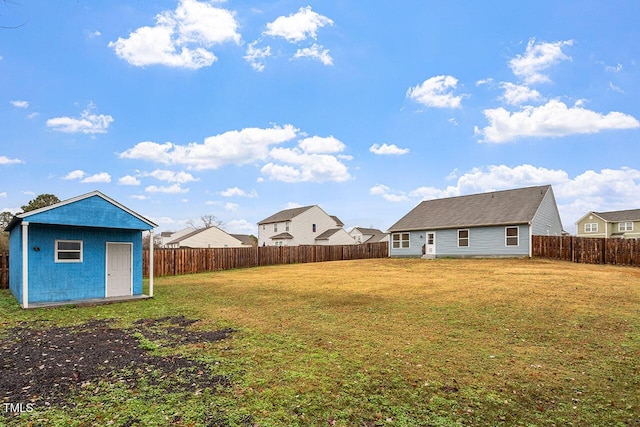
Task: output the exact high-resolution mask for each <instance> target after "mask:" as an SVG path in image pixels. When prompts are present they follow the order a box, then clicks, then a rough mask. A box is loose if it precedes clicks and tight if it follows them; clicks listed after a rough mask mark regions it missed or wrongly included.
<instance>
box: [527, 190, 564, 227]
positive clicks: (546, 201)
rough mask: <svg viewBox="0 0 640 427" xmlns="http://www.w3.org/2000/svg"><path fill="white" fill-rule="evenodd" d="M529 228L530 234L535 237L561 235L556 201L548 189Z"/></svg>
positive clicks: (560, 222) (560, 221)
mask: <svg viewBox="0 0 640 427" xmlns="http://www.w3.org/2000/svg"><path fill="white" fill-rule="evenodd" d="M531 226H532V227H531V228H532V234H533V235H536V236H561V235H562V230H563V228H562V220H561V219H560V214H559V213H558V208H557V205H556V199H555V197H554V195H553V191H552V190H551V188H549V191H547V193H546V194H545V196H544V198H543V199H542V202H541V203H540V206H538V210H537V212H536V214H535V215H534V217H533V220H532V221H531Z"/></svg>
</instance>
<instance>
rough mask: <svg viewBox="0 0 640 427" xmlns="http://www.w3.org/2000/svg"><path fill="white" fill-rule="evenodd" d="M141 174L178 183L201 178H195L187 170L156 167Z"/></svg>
mask: <svg viewBox="0 0 640 427" xmlns="http://www.w3.org/2000/svg"><path fill="white" fill-rule="evenodd" d="M141 176H150V177H152V178H155V179H157V180H160V181H167V182H176V183H178V184H185V183H187V182H193V181H199V180H200V179H199V178H194V176H193V175H191V174H190V173H187V172H174V171H170V170H166V169H156V170H154V171H152V172H145V173H142V174H141Z"/></svg>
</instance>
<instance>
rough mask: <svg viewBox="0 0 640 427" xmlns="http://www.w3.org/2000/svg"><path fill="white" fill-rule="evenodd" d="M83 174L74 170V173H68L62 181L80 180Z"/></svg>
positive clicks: (81, 171) (79, 170) (78, 170)
mask: <svg viewBox="0 0 640 427" xmlns="http://www.w3.org/2000/svg"><path fill="white" fill-rule="evenodd" d="M85 175H86V174H85V172H84V171H83V170H81V169H76V170H74V171H71V172H69V173H68V174H66V175H65V176H63V177H62V179H66V180H70V179H82V178H84V176H85Z"/></svg>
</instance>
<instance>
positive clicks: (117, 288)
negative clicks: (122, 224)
mask: <svg viewBox="0 0 640 427" xmlns="http://www.w3.org/2000/svg"><path fill="white" fill-rule="evenodd" d="M131 246H132V245H131V244H130V243H107V289H106V295H105V296H107V297H116V296H123V295H132V293H133V292H132V269H131V250H132V248H131Z"/></svg>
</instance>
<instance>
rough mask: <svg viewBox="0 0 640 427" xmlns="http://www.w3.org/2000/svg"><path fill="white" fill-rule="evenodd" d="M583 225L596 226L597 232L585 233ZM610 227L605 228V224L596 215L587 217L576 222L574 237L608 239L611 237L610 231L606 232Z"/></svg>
mask: <svg viewBox="0 0 640 427" xmlns="http://www.w3.org/2000/svg"><path fill="white" fill-rule="evenodd" d="M589 217H591V218H589ZM585 224H598V231H596V232H588V233H587V232H585V231H584V226H585ZM610 227H611V225H609V226H608V227H607V225H606V222H605V221H604V220H602V219H601V218H600V217H598V216H596V215H587V216H586V217H585V218H583V219H582V220H580V221H579V222H578V224H577V229H576V235H577V236H578V237H608V236H610V235H611V230H608V228H610Z"/></svg>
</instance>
